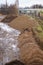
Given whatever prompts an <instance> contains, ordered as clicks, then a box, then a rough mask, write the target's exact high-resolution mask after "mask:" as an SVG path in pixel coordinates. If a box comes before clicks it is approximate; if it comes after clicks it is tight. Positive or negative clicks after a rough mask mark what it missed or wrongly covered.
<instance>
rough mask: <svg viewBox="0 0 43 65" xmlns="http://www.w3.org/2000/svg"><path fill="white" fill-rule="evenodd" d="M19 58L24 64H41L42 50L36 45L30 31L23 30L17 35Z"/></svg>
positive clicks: (42, 59) (42, 62) (42, 58)
mask: <svg viewBox="0 0 43 65" xmlns="http://www.w3.org/2000/svg"><path fill="white" fill-rule="evenodd" d="M18 46H19V48H20V52H21V60H22V61H23V62H25V63H26V65H43V51H42V50H41V49H40V47H39V46H38V45H37V42H36V41H35V39H34V37H33V35H32V32H28V31H24V32H23V33H22V34H21V35H20V36H19V45H18Z"/></svg>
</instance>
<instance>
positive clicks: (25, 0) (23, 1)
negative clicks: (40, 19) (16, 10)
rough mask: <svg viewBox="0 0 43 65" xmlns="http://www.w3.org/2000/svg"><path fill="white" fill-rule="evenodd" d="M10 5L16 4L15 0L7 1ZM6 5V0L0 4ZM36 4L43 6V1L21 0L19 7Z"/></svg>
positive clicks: (2, 0)
mask: <svg viewBox="0 0 43 65" xmlns="http://www.w3.org/2000/svg"><path fill="white" fill-rule="evenodd" d="M7 2H8V4H14V3H15V0H7ZM3 3H4V4H5V3H6V0H0V4H3ZM34 4H41V5H43V0H19V7H28V6H32V5H34Z"/></svg>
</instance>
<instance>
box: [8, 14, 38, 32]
mask: <svg viewBox="0 0 43 65" xmlns="http://www.w3.org/2000/svg"><path fill="white" fill-rule="evenodd" d="M9 25H10V26H11V27H13V28H15V29H18V30H20V31H22V30H24V29H25V28H32V27H35V26H36V25H38V23H37V22H36V21H35V20H34V19H32V18H31V17H29V16H28V15H21V16H18V17H17V18H16V19H14V20H13V21H12V22H11V23H9Z"/></svg>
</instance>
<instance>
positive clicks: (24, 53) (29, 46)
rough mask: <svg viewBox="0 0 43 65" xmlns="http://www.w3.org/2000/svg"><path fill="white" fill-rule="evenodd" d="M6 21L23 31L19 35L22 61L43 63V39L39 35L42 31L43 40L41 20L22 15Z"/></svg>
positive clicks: (35, 64)
mask: <svg viewBox="0 0 43 65" xmlns="http://www.w3.org/2000/svg"><path fill="white" fill-rule="evenodd" d="M9 19H11V18H9ZM2 22H3V21H2ZM5 23H8V25H9V26H10V27H12V28H14V29H17V30H19V31H20V32H21V34H20V35H19V37H18V41H19V44H18V47H19V48H20V53H21V54H20V59H21V61H23V62H24V63H25V64H27V65H43V50H42V48H41V46H42V47H43V41H42V42H40V41H39V40H40V38H39V36H38V34H40V35H41V33H42V36H41V39H42V40H43V30H42V27H41V25H40V24H39V22H38V21H36V20H35V18H33V17H31V16H28V15H21V16H18V17H16V18H13V19H12V21H10V22H5ZM40 28H41V29H40ZM39 42H40V43H39Z"/></svg>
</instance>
